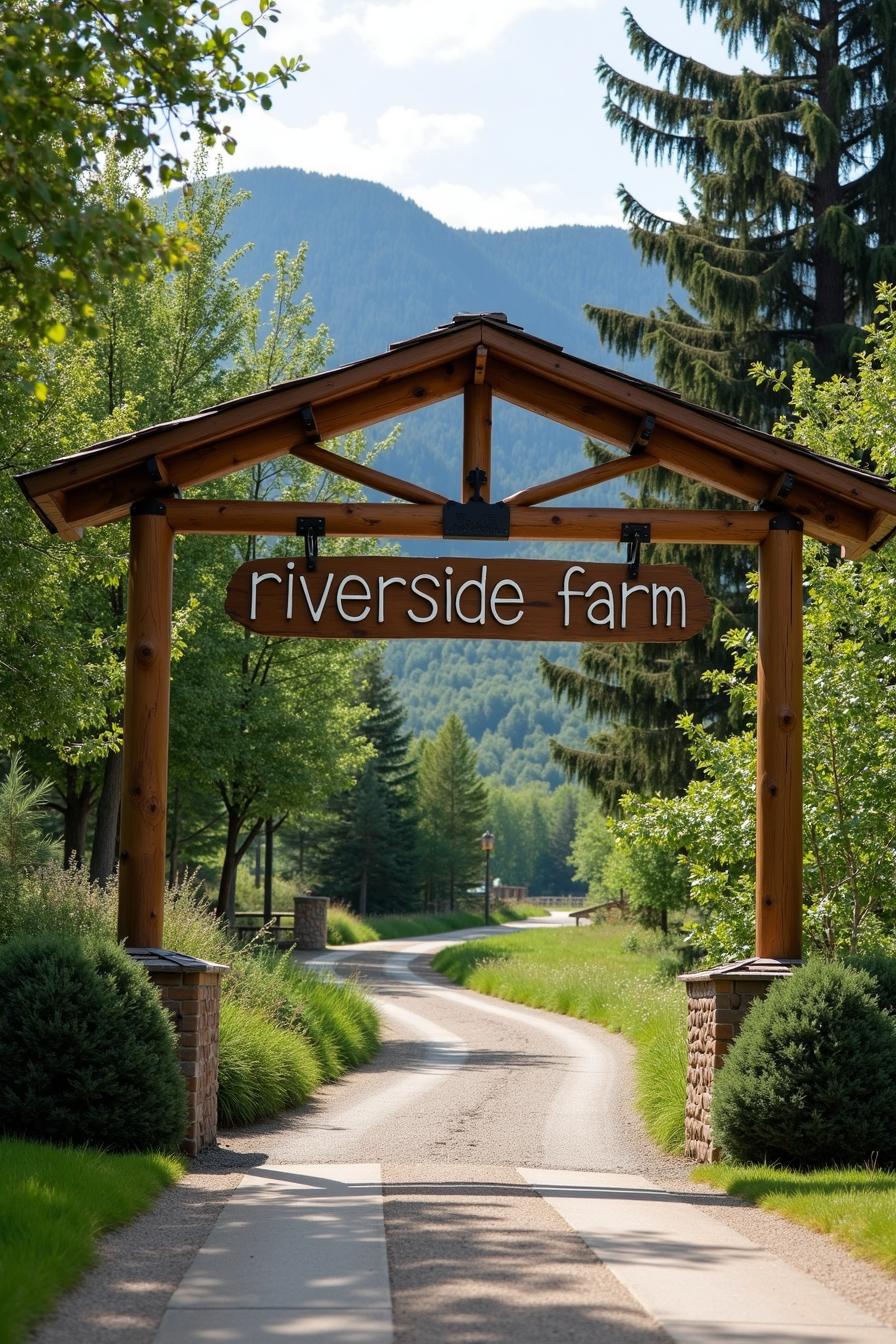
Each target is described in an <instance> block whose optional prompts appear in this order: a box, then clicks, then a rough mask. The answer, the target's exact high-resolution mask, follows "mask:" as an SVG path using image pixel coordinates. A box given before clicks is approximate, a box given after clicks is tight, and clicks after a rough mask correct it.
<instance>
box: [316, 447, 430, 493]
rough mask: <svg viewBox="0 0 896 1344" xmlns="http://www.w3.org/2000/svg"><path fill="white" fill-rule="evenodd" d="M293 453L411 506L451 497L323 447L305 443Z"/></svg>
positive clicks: (336, 474)
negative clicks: (405, 501) (404, 501)
mask: <svg viewBox="0 0 896 1344" xmlns="http://www.w3.org/2000/svg"><path fill="white" fill-rule="evenodd" d="M292 452H293V456H295V457H300V458H301V459H302V461H303V462H310V463H312V465H313V466H315V467H322V468H323V470H324V471H331V472H333V474H334V475H335V476H345V477H346V478H347V479H348V480H350V481H357V482H358V483H359V484H360V485H369V486H370V488H371V489H372V490H381V491H382V493H383V494H384V495H394V496H395V497H396V498H397V499H404V500H407V501H409V502H410V503H411V504H447V502H448V497H447V496H446V495H440V494H439V493H438V491H436V490H427V488H426V486H424V485H415V484H414V483H413V482H412V481H404V480H402V479H401V478H400V477H398V476H390V475H388V473H387V472H385V471H378V470H377V469H376V467H369V466H367V465H366V464H365V463H363V462H352V461H351V460H350V459H349V458H347V457H340V456H339V454H338V453H331V452H330V451H329V449H327V448H320V447H318V445H316V444H311V443H303V444H301V445H299V446H297V447H295V448H293V449H292Z"/></svg>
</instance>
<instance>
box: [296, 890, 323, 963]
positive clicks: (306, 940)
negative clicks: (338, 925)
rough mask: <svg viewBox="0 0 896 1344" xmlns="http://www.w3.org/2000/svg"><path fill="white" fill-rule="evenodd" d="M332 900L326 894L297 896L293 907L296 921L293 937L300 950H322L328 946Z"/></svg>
mask: <svg viewBox="0 0 896 1344" xmlns="http://www.w3.org/2000/svg"><path fill="white" fill-rule="evenodd" d="M329 907H330V902H329V901H328V900H327V898H326V896H314V895H309V896H295V897H294V898H293V908H294V910H295V916H294V919H295V923H294V924H293V937H294V939H295V945H296V947H297V949H298V950H299V951H300V952H321V951H323V950H324V948H325V947H326V946H327V911H328V909H329Z"/></svg>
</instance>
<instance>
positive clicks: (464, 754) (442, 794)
mask: <svg viewBox="0 0 896 1344" xmlns="http://www.w3.org/2000/svg"><path fill="white" fill-rule="evenodd" d="M419 779H420V785H419V795H418V796H419V800H420V825H421V838H422V850H423V852H422V864H421V868H422V875H423V881H424V891H425V896H426V901H427V905H429V906H430V907H433V908H438V907H439V906H440V905H443V904H447V906H448V909H449V910H453V909H454V908H455V906H456V905H457V903H458V902H459V901H460V900H461V899H462V898H463V897H464V895H465V893H466V892H467V890H468V888H471V887H475V886H476V885H477V883H479V882H481V880H482V878H481V873H482V853H481V851H480V846H479V839H480V836H481V834H482V831H483V829H484V827H485V820H486V816H487V810H488V793H487V790H486V787H485V784H484V783H483V781H482V780H481V779H480V778H479V775H478V774H477V772H476V751H475V748H474V746H473V744H472V742H471V741H470V739H469V737H468V736H467V734H466V732H465V731H464V726H463V724H462V723H461V721H460V719H459V718H458V716H457V715H456V714H450V715H449V716H448V718H447V719H446V720H445V722H444V723H443V724H442V727H441V728H440V729H439V731H438V733H437V734H436V736H435V738H434V739H433V740H432V741H431V742H424V743H423V744H422V748H421V752H420V765H419Z"/></svg>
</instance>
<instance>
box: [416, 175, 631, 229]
mask: <svg viewBox="0 0 896 1344" xmlns="http://www.w3.org/2000/svg"><path fill="white" fill-rule="evenodd" d="M402 190H403V194H404V195H405V196H409V197H410V198H411V200H413V201H416V202H417V204H418V205H420V206H422V207H423V209H424V210H428V211H429V213H430V214H431V215H435V216H436V218H437V219H441V220H443V221H444V223H446V224H451V225H452V226H453V227H454V228H457V229H491V230H494V231H496V232H498V233H503V232H506V231H507V230H508V229H534V228H541V227H544V226H545V225H549V224H617V225H618V224H621V223H622V216H621V214H620V212H619V210H618V208H613V205H612V203H608V208H607V209H606V210H605V211H603V212H600V211H592V212H588V211H578V212H576V211H573V212H570V211H569V210H552V209H551V208H550V207H549V206H548V205H542V204H539V203H538V202H537V201H536V200H535V199H534V198H535V197H536V196H540V197H542V198H543V197H545V196H547V195H548V194H549V193H552V192H553V191H554V190H555V188H554V187H553V186H551V184H549V183H544V182H538V183H535V184H534V185H533V186H529V187H525V188H522V187H501V188H499V189H498V190H496V191H480V190H478V189H477V188H476V187H470V186H466V185H464V184H462V183H460V182H438V183H436V184H434V185H433V186H416V187H405V188H403V189H402Z"/></svg>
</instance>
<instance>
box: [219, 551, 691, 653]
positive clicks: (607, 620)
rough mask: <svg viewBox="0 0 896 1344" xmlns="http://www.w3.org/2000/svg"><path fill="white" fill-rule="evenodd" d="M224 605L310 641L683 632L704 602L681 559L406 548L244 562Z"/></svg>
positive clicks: (261, 629)
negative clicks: (598, 560) (583, 560)
mask: <svg viewBox="0 0 896 1344" xmlns="http://www.w3.org/2000/svg"><path fill="white" fill-rule="evenodd" d="M224 605H225V609H226V611H227V613H228V615H229V616H231V617H232V618H233V620H235V621H236V622H238V624H240V625H244V626H246V627H247V628H248V629H249V630H255V631H257V632H258V633H259V634H263V635H287V636H288V635H293V636H299V637H304V638H311V639H434V638H439V639H462V638H466V639H471V638H472V639H543V640H551V641H557V640H575V641H576V642H582V641H588V640H605V641H613V640H615V641H623V640H625V641H630V642H634V641H644V642H652V641H659V640H662V641H672V640H684V639H690V637H691V636H692V635H695V634H696V633H697V631H698V630H701V629H702V628H703V626H704V625H705V624H706V621H707V620H708V618H709V602H708V600H707V598H706V594H705V593H704V591H703V588H702V587H701V585H700V584H699V583H698V582H697V580H696V579H695V578H694V576H693V575H692V574H691V573H690V572H689V571H688V570H686V569H684V568H683V567H682V566H680V565H642V566H641V569H640V572H639V573H638V575H637V577H636V578H632V577H630V576H629V572H628V567H627V566H626V565H600V564H594V565H592V564H570V563H568V562H566V561H562V560H512V559H504V558H502V559H495V560H481V559H476V560H474V559H468V558H459V557H451V558H443V559H439V560H427V559H416V558H411V557H408V556H365V557H362V558H357V559H353V558H351V557H343V556H338V557H334V558H332V559H328V558H326V557H324V556H321V557H320V558H319V559H318V561H317V565H316V568H315V569H314V570H309V569H308V567H307V565H306V563H305V559H304V557H301V556H296V557H294V558H286V557H283V558H278V559H267V560H252V561H250V562H249V563H248V564H245V565H242V566H241V567H240V568H239V569H238V570H237V571H236V573H235V574H234V576H233V578H232V579H231V580H230V583H229V585H228V588H227V599H226V602H225V604H224Z"/></svg>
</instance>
